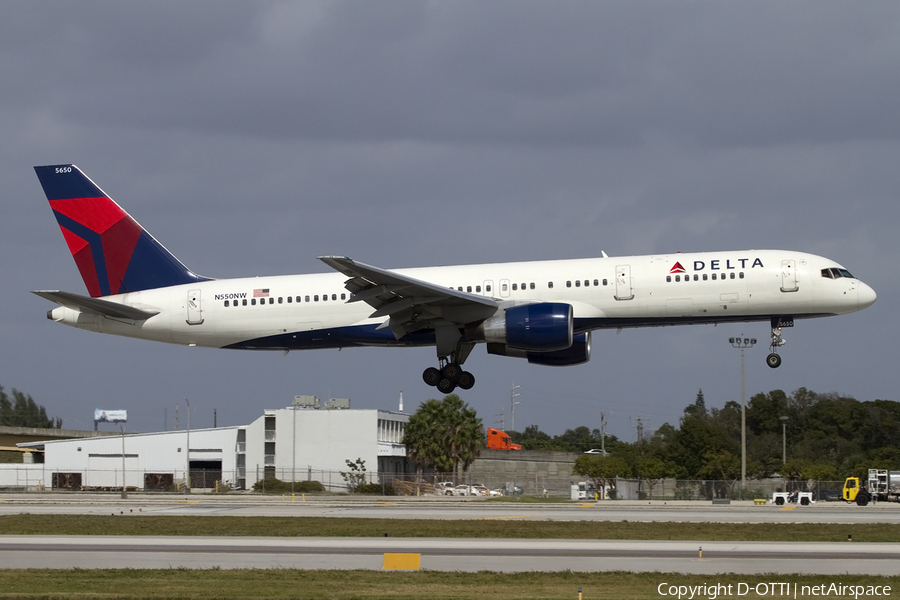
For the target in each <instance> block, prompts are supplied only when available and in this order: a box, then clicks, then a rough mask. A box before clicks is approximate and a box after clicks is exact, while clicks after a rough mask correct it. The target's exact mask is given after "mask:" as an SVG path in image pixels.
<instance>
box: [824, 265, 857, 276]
mask: <svg viewBox="0 0 900 600" xmlns="http://www.w3.org/2000/svg"><path fill="white" fill-rule="evenodd" d="M822 277H827V278H828V279H840V278H841V277H846V278H848V279H854V277H853V275H851V274H850V271H848V270H847V269H838V268H837V267H832V268H830V269H822Z"/></svg>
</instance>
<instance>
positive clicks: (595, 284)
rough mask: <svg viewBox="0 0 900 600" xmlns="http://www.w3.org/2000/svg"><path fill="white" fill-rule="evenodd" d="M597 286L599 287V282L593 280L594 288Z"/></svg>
mask: <svg viewBox="0 0 900 600" xmlns="http://www.w3.org/2000/svg"><path fill="white" fill-rule="evenodd" d="M598 285H600V282H599V281H598V280H596V279H595V280H594V287H597V286H598Z"/></svg>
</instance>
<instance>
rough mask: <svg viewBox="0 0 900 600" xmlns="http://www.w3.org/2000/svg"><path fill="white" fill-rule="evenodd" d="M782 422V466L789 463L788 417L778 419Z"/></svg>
mask: <svg viewBox="0 0 900 600" xmlns="http://www.w3.org/2000/svg"><path fill="white" fill-rule="evenodd" d="M778 420H779V421H781V464H786V463H787V422H788V417H778Z"/></svg>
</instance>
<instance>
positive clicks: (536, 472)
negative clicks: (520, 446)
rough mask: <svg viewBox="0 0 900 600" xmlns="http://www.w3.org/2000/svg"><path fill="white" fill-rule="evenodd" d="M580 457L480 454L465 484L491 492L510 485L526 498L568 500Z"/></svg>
mask: <svg viewBox="0 0 900 600" xmlns="http://www.w3.org/2000/svg"><path fill="white" fill-rule="evenodd" d="M578 456H579V454H577V453H571V452H541V451H537V450H520V451H516V450H489V449H485V450H482V451H481V456H479V457H478V458H477V459H476V460H475V462H474V463H473V464H472V466H471V467H469V471H468V473H467V474H466V482H467V483H473V484H474V483H480V484H484V485H486V486H487V487H488V488H490V489H496V488H501V487H504V486H506V487H507V488H511V487H512V485H513V484H515V485H516V486H517V487H520V488H522V491H523V493H525V494H526V495H529V496H540V495H542V494H543V493H544V490H546V493H547V495H548V496H565V497H568V496H569V489H570V485H571V484H572V483H573V482H576V481H577V478H576V477H575V476H574V475H572V466H573V465H574V464H575V459H576V458H578Z"/></svg>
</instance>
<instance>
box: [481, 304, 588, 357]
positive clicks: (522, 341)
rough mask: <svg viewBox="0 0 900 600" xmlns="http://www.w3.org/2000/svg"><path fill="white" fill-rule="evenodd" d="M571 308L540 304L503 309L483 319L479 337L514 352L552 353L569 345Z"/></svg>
mask: <svg viewBox="0 0 900 600" xmlns="http://www.w3.org/2000/svg"><path fill="white" fill-rule="evenodd" d="M573 329H574V320H573V318H572V305H571V304H564V303H561V302H541V303H537V304H526V305H524V306H514V307H511V308H507V309H506V310H504V311H503V312H500V313H498V314H495V315H494V316H492V317H490V318H489V319H486V320H485V321H484V323H482V324H481V325H480V326H479V330H480V331H479V333H480V334H481V335H483V337H484V340H485V341H486V342H487V343H488V344H502V345H503V346H505V347H507V348H512V349H515V350H530V351H534V352H554V351H556V350H565V349H566V348H569V347H570V346H571V345H572V336H573Z"/></svg>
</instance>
